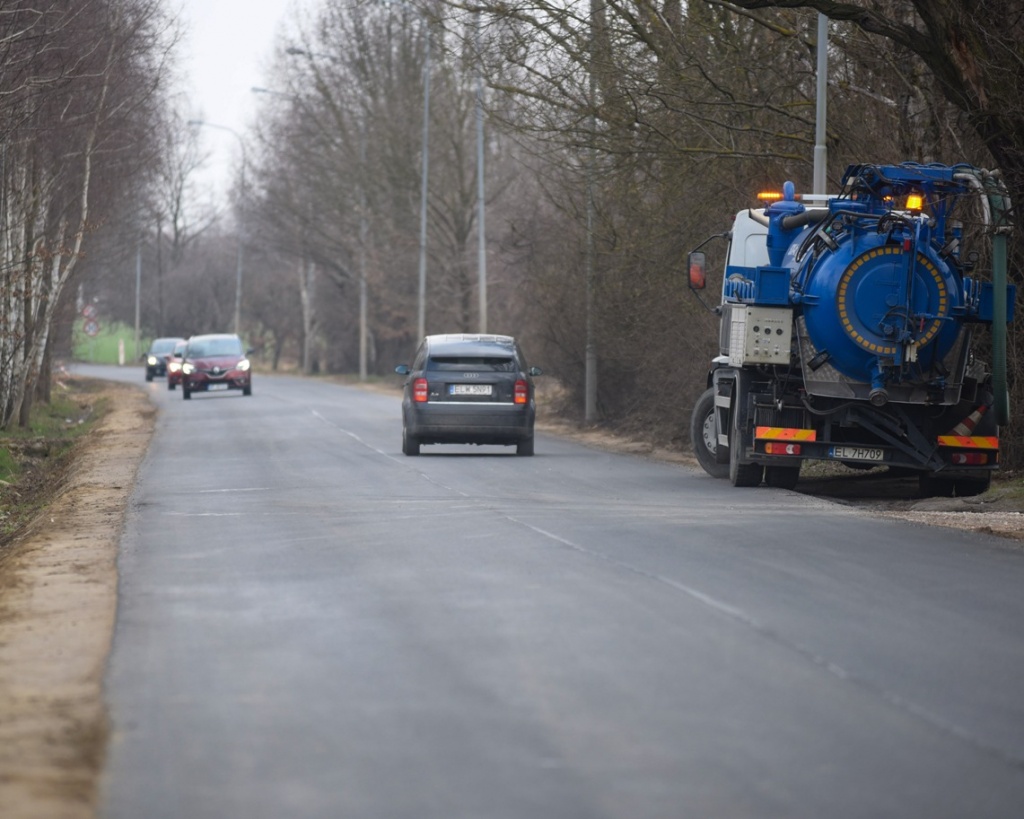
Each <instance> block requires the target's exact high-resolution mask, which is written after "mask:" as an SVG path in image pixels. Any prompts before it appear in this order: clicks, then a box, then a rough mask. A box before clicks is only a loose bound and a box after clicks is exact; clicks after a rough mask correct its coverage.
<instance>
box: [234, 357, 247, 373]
mask: <svg viewBox="0 0 1024 819" xmlns="http://www.w3.org/2000/svg"><path fill="white" fill-rule="evenodd" d="M249 366H250V364H249V359H248V358H243V359H242V360H241V361H239V362H238V363H237V364H236V365H235V369H236V370H241V371H242V372H245V371H246V370H248V369H249Z"/></svg>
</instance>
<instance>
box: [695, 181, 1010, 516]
mask: <svg viewBox="0 0 1024 819" xmlns="http://www.w3.org/2000/svg"><path fill="white" fill-rule="evenodd" d="M812 199H815V198H811V197H807V198H804V200H803V201H801V200H800V198H799V197H797V196H796V194H795V190H794V186H793V184H792V183H789V182H787V183H786V185H785V186H784V189H783V192H782V194H781V196H780V197H779V198H778V199H777V200H775V201H773V202H771V203H770V204H768V205H767V206H766V207H763V208H759V209H748V210H743V211H740V212H739V213H738V214H737V215H736V218H735V220H734V223H733V227H732V230H731V231H730V232H729V233H727V234H722V238H726V239H728V241H729V248H728V252H727V261H726V266H725V271H724V276H723V282H722V296H721V303H720V304H719V305H718V306H715V307H714V308H710V307H709V309H713V312H715V313H717V314H719V315H720V317H721V332H720V340H719V348H720V349H719V355H717V356H716V357H715V358H714V359H713V361H712V363H711V368H710V372H709V374H708V380H707V389H706V391H705V392H704V393H703V395H701V397H700V399H699V400H698V401H697V403H696V405H695V406H694V409H693V413H692V416H691V422H690V436H691V440H692V442H693V447H694V452H695V454H696V456H697V459H698V461H699V462H700V464H701V466H702V467H703V468H704V469H705V471H707V472H708V473H709V474H710V475H712V476H714V477H716V478H725V477H728V478H729V480H730V481H731V483H732V484H733V486H758V485H759V484H761V482H762V481H764V482H765V483H767V484H768V485H769V486H776V487H783V488H790V489H791V488H793V487H794V486H795V485H796V483H797V481H798V480H799V475H800V467H801V464H802V463H803V462H804V461H807V460H826V461H838V462H841V463H843V464H845V465H847V466H850V467H854V468H870V467H878V466H887V467H890V469H893V470H907V471H910V472H914V473H916V474H917V475H918V478H919V481H920V488H921V494H922V495H924V496H938V495H943V496H952V495H958V496H967V495H977V494H980V493H982V492H984V491H985V490H986V489H987V488H988V486H989V483H990V481H991V478H992V472H993V471H994V470H995V469H996V468H997V466H998V461H999V426H1000V425H1005V424H1006V423H1007V422H1008V420H1009V401H1008V397H1007V383H1006V325H1007V322H1008V321H1009V320H1011V319H1012V317H1013V305H1014V298H1015V289H1014V287H1013V286H1012V285H1008V284H1007V280H1006V255H1007V251H1006V244H1007V236H1008V234H1009V232H1010V230H1011V229H1012V224H1011V213H1010V211H1011V207H1010V199H1009V196H1008V194H1007V191H1006V188H1005V186H1004V184H1003V183H1002V181H1001V179H1000V177H999V174H998V173H996V172H989V171H985V170H982V169H980V168H975V167H972V166H970V165H953V166H946V165H921V164H917V163H903V164H900V165H851V166H850V167H849V168H847V170H846V173H845V175H844V176H843V180H842V184H841V189H840V192H839V194H838V195H837V196H832V197H817V198H816V199H817V201H812ZM805 201H806V202H809V206H805V204H804V202H805ZM714 238H717V237H711V239H714ZM711 239H709V240H707V241H706V242H704V243H702V244H701V245H699V246H698V248H697V249H696V250H695V251H694V252H692V253H690V255H689V258H688V266H689V275H690V287H691V288H692V289H693V290H695V291H700V290H702V289H703V288H704V287H705V286H706V278H707V276H706V274H707V271H706V256H705V254H704V252H703V251H702V250H701V248H702V247H704V246H705V245H706V244H707V242H709V241H711ZM698 296H700V293H699V292H698ZM706 306H707V305H706ZM980 330H985V332H979V331H980Z"/></svg>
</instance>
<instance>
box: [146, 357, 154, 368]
mask: <svg viewBox="0 0 1024 819" xmlns="http://www.w3.org/2000/svg"><path fill="white" fill-rule="evenodd" d="M146 362H147V363H148V364H149V366H150V367H155V366H156V356H155V355H151V356H150V357H149V358H147V359H146Z"/></svg>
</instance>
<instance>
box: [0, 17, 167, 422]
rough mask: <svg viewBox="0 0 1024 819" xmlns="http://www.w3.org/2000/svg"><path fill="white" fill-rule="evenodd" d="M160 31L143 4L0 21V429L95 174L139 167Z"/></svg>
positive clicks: (81, 232) (42, 350) (88, 221)
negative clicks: (4, 126)
mask: <svg viewBox="0 0 1024 819" xmlns="http://www.w3.org/2000/svg"><path fill="white" fill-rule="evenodd" d="M163 24H164V18H163V16H162V14H161V12H160V7H159V5H158V4H157V3H156V2H154V1H153V0H133V1H132V2H129V0H89V2H83V3H79V4H75V5H74V7H73V8H71V7H68V6H67V4H64V3H50V4H45V5H44V6H42V7H39V6H36V5H30V4H27V3H26V4H21V3H12V4H6V5H5V9H4V13H3V14H2V15H0V25H3V26H5V28H4V29H3V30H2V32H0V42H2V43H3V44H4V46H5V47H6V48H7V49H8V51H7V55H8V58H9V61H8V62H5V63H4V64H3V65H4V71H3V73H2V74H0V104H2V105H3V106H4V110H3V113H4V114H5V116H4V120H5V121H7V122H11V123H13V124H12V126H11V127H10V129H9V130H8V132H7V134H6V135H5V140H4V145H3V148H4V151H3V178H2V190H3V203H4V206H5V207H4V208H3V215H4V219H5V224H4V226H3V230H2V231H0V259H2V260H3V261H2V265H3V271H4V281H3V285H2V287H0V301H2V314H0V361H2V362H3V364H4V366H3V367H2V368H0V371H2V373H3V375H2V381H0V426H6V425H7V424H8V423H9V422H10V421H11V419H12V418H15V417H17V418H18V419H19V421H20V422H21V423H26V422H27V417H28V411H29V409H30V408H31V403H32V398H33V389H34V387H35V385H36V384H37V383H38V382H39V381H40V377H41V375H42V374H43V373H44V365H45V362H46V360H47V351H48V349H49V340H50V334H51V328H52V325H53V321H54V318H55V316H56V314H57V311H58V308H59V304H60V299H61V295H62V293H63V291H64V288H65V286H66V285H67V283H68V281H69V280H70V278H71V276H72V274H73V273H74V270H75V267H76V265H77V263H78V261H79V259H80V258H81V255H82V251H83V247H84V245H85V243H86V241H87V236H88V235H89V234H90V233H91V232H93V231H94V229H95V226H96V224H97V223H98V220H97V217H96V214H95V205H96V204H97V196H96V193H97V190H96V185H95V184H94V177H95V176H96V175H97V174H98V173H99V172H100V171H102V172H103V176H104V178H105V184H104V185H103V186H101V189H103V188H105V191H104V192H106V193H111V192H112V187H113V186H112V185H111V182H112V180H113V179H115V178H118V177H120V178H121V179H127V178H129V177H130V175H131V173H132V172H139V171H140V166H139V165H138V164H137V158H139V157H142V156H144V155H145V154H146V152H145V151H139V150H138V149H137V148H138V145H139V141H140V140H142V139H143V138H144V137H145V136H148V135H149V134H151V133H152V123H153V117H152V114H153V101H154V100H155V99H156V92H157V90H158V88H159V84H160V77H161V70H162V53H161V51H160V49H161V35H162V31H163V29H162V26H163ZM8 66H11V67H13V69H14V70H13V71H8ZM132 145H134V146H135V147H136V150H135V151H134V152H132V151H130V148H131V146H132ZM99 202H102V197H100V198H99Z"/></svg>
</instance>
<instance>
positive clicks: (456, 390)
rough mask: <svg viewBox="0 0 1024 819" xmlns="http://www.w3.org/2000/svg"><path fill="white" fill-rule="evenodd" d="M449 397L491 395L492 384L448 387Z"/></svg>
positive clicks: (453, 385)
mask: <svg viewBox="0 0 1024 819" xmlns="http://www.w3.org/2000/svg"><path fill="white" fill-rule="evenodd" d="M448 394H449V395H490V394H491V385H490V384H452V385H451V386H449V387H448Z"/></svg>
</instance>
